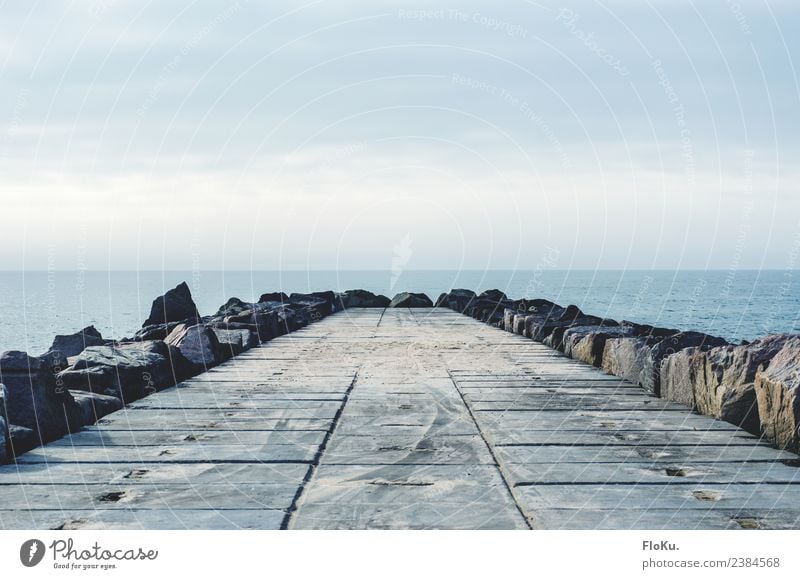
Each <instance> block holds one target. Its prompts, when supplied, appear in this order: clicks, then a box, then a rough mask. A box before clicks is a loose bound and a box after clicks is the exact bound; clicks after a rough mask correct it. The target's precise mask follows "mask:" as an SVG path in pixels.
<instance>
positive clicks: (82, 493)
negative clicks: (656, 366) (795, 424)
mask: <svg viewBox="0 0 800 579" xmlns="http://www.w3.org/2000/svg"><path fill="white" fill-rule="evenodd" d="M798 465H800V462H798V457H797V456H796V455H793V454H789V453H784V452H780V451H777V450H774V449H773V448H771V447H769V446H768V445H766V444H762V443H760V442H759V441H758V439H756V438H754V437H752V436H750V435H748V434H747V433H745V432H743V431H741V430H739V429H737V428H735V427H733V426H731V425H729V424H726V423H722V422H718V421H714V420H712V419H710V418H707V417H703V416H699V415H696V414H692V413H691V412H689V411H687V410H686V409H685V408H684V407H681V406H678V405H676V404H673V403H670V402H665V401H663V400H659V399H656V398H650V397H648V396H646V395H645V394H644V393H643V392H642V391H641V390H640V389H639V388H637V387H635V386H633V385H631V384H629V383H626V382H623V381H620V379H618V378H615V377H612V376H607V375H605V374H603V373H601V372H600V371H598V370H596V369H594V368H591V367H589V366H586V365H584V364H581V363H579V362H576V361H573V360H570V359H569V358H565V357H563V356H561V355H559V354H557V353H554V352H553V351H551V350H549V349H548V348H546V347H544V346H542V345H539V344H536V343H534V342H532V341H530V340H528V339H525V338H522V337H520V336H517V335H513V334H508V333H506V332H503V331H501V330H498V329H495V328H491V327H489V326H486V325H484V324H481V323H479V322H476V321H474V320H473V319H471V318H469V317H466V316H462V315H460V314H457V313H455V312H451V311H449V310H439V309H433V310H430V309H428V310H426V309H417V310H408V309H396V310H392V309H387V310H382V309H360V310H348V311H346V312H343V313H339V314H336V315H334V316H331V317H329V318H326V319H324V320H322V321H320V322H318V323H316V324H313V325H311V326H310V327H308V328H306V329H304V330H301V331H299V332H295V333H293V334H291V335H287V336H283V337H281V338H278V339H276V340H273V341H271V342H269V343H268V344H265V345H263V346H261V347H259V348H256V349H254V350H250V351H249V352H247V353H245V354H243V355H241V356H238V357H237V358H235V359H233V360H231V361H229V362H228V363H226V364H223V365H221V366H219V367H217V368H215V369H213V370H211V371H210V372H207V373H205V374H203V375H201V376H198V377H196V378H194V379H192V380H189V381H187V382H184V383H183V384H181V385H179V386H178V387H177V388H172V389H170V390H166V391H163V392H161V393H159V394H156V395H154V396H150V397H148V398H145V399H143V400H140V401H138V402H136V403H134V404H132V405H131V406H129V407H128V408H127V409H125V410H123V411H120V412H117V413H115V414H112V415H110V416H108V417H106V418H105V419H103V420H101V421H100V423H98V424H97V425H96V426H93V427H91V428H86V429H84V430H83V431H82V432H80V433H78V434H75V435H72V436H70V437H67V438H64V439H62V440H60V441H58V442H56V443H53V444H49V445H47V446H46V447H45V448H40V449H37V450H34V451H32V452H30V453H28V454H25V455H23V456H22V457H20V460H19V463H18V464H17V465H7V466H4V467H0V528H4V529H11V528H70V529H77V528H132V529H139V528H148V529H163V528H169V529H182V528H192V529H217V528H247V529H279V528H290V529H351V528H357V529H361V528H426V529H427V528H441V529H529V528H533V529H539V528H546V529H575V528H578V529H596V528H617V529H619V528H623V529H624V528H668V529H695V528H697V529H738V528H800V500H799V499H800V468H798Z"/></svg>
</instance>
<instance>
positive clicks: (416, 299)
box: [389, 292, 433, 308]
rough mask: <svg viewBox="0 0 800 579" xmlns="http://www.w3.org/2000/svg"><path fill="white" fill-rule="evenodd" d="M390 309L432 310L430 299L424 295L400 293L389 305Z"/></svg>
mask: <svg viewBox="0 0 800 579" xmlns="http://www.w3.org/2000/svg"><path fill="white" fill-rule="evenodd" d="M389 307H390V308H432V307H433V302H432V301H431V298H429V297H428V296H426V295H425V294H420V293H411V292H402V293H399V294H397V295H396V296H394V298H392V301H391V302H390V303H389Z"/></svg>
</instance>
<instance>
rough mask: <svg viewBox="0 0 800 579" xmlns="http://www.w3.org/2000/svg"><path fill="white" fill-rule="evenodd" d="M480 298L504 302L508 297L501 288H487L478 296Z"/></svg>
mask: <svg viewBox="0 0 800 579" xmlns="http://www.w3.org/2000/svg"><path fill="white" fill-rule="evenodd" d="M476 299H479V300H489V301H492V302H502V301H506V300H507V299H508V296H506V294H505V293H503V292H501V291H500V290H499V289H490V290H486V291H485V292H481V294H480V295H479V296H478V297H477V298H476Z"/></svg>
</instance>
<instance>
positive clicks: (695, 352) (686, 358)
mask: <svg viewBox="0 0 800 579" xmlns="http://www.w3.org/2000/svg"><path fill="white" fill-rule="evenodd" d="M704 355H705V353H704V352H703V350H701V349H700V348H685V349H683V350H681V351H680V352H677V353H675V354H673V355H672V356H669V357H668V358H667V359H666V360H664V362H663V363H662V364H661V397H662V398H664V399H665V400H671V401H672V402H677V403H679V404H684V405H686V406H689V407H690V408H693V409H694V408H696V404H695V398H694V389H695V384H696V382H697V378H696V373H697V371H698V369H700V371H701V372H702V368H703V366H704V365H705V363H704V361H703V359H704ZM642 367H644V366H642Z"/></svg>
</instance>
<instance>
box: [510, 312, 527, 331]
mask: <svg viewBox="0 0 800 579" xmlns="http://www.w3.org/2000/svg"><path fill="white" fill-rule="evenodd" d="M527 319H528V314H524V313H517V314H514V318H513V320H512V325H511V331H512V332H514V333H515V334H519V335H520V336H521V335H523V334H524V333H525V322H526V321H527Z"/></svg>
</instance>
